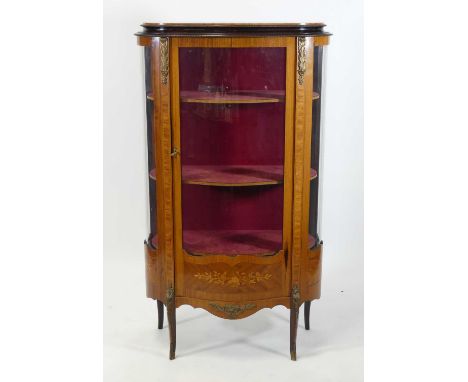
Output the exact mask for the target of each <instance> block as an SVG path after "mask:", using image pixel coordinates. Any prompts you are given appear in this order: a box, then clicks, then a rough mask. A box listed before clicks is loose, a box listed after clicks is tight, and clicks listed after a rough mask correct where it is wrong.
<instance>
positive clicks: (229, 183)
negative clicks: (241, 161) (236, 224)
mask: <svg viewBox="0 0 468 382" xmlns="http://www.w3.org/2000/svg"><path fill="white" fill-rule="evenodd" d="M149 176H150V178H151V179H153V180H156V169H152V170H151V171H150V175H149ZM316 177H317V171H315V170H314V169H310V180H312V179H315V178H316ZM182 183H185V184H197V185H201V186H218V187H249V186H266V185H272V184H282V183H283V166H182Z"/></svg>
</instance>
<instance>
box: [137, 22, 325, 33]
mask: <svg viewBox="0 0 468 382" xmlns="http://www.w3.org/2000/svg"><path fill="white" fill-rule="evenodd" d="M141 26H142V27H143V28H144V30H143V31H141V32H138V33H136V35H137V36H160V35H169V36H171V35H172V36H186V35H196V36H205V35H206V36H210V35H211V36H222V35H228V36H229V35H231V36H233V35H314V36H316V35H322V36H324V35H325V36H329V35H330V33H329V32H325V31H324V30H323V28H324V27H325V26H326V25H325V24H324V23H255V24H253V23H234V24H229V23H208V24H203V23H144V24H142V25H141Z"/></svg>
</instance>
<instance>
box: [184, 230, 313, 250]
mask: <svg viewBox="0 0 468 382" xmlns="http://www.w3.org/2000/svg"><path fill="white" fill-rule="evenodd" d="M282 243H283V233H282V231H281V230H200V231H198V230H197V231H195V230H193V231H183V245H182V246H183V248H184V249H185V250H186V251H187V252H188V253H190V254H192V255H199V256H203V255H205V256H212V255H225V256H238V255H251V256H269V255H274V254H275V253H276V252H278V251H279V250H281V249H282ZM314 244H315V239H314V238H313V237H312V236H309V247H312V246H313V245H314Z"/></svg>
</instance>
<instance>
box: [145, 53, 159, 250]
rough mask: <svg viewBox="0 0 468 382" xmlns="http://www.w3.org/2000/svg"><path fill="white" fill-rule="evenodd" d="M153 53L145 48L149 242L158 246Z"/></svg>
mask: <svg viewBox="0 0 468 382" xmlns="http://www.w3.org/2000/svg"><path fill="white" fill-rule="evenodd" d="M151 53H152V48H151V47H148V46H146V47H145V48H144V65H145V100H146V103H145V105H146V141H147V144H146V147H147V155H148V175H149V176H148V203H149V207H150V208H149V217H148V220H149V224H148V226H149V227H148V228H149V232H150V235H149V240H150V241H151V243H152V245H153V246H155V247H156V246H157V224H156V219H157V218H156V161H155V155H156V151H155V145H154V143H155V142H154V137H153V120H154V118H153V113H154V105H153V83H152V78H151Z"/></svg>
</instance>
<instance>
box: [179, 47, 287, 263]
mask: <svg viewBox="0 0 468 382" xmlns="http://www.w3.org/2000/svg"><path fill="white" fill-rule="evenodd" d="M179 62H180V68H179V69H180V74H179V82H180V134H181V163H182V165H181V173H182V228H183V235H182V236H183V247H184V249H185V250H186V251H187V252H188V253H191V254H198V255H211V254H223V255H231V256H234V255H259V256H261V255H271V254H274V253H276V252H278V251H279V250H281V249H282V246H283V244H282V243H283V163H284V139H285V135H284V124H285V115H284V114H285V103H284V99H285V83H286V48H180V49H179Z"/></svg>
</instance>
